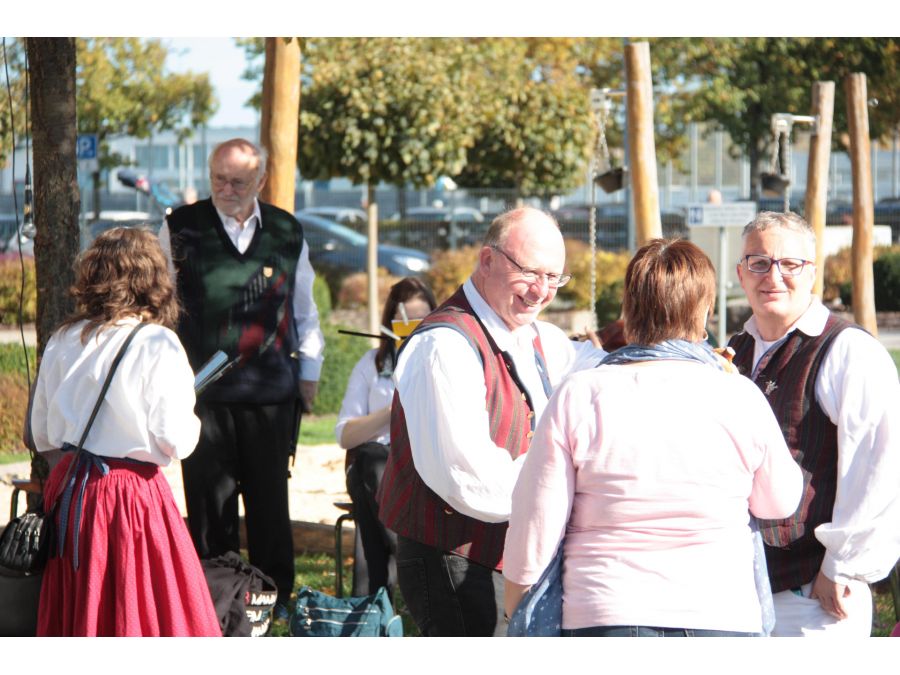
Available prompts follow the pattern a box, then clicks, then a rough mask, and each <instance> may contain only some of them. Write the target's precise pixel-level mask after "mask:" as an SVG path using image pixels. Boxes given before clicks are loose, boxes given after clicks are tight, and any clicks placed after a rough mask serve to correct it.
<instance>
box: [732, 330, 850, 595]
mask: <svg viewBox="0 0 900 675" xmlns="http://www.w3.org/2000/svg"><path fill="white" fill-rule="evenodd" d="M850 327H854V324H851V323H850V322H848V321H844V320H843V319H840V318H838V317H837V316H835V315H834V314H831V315H829V317H828V321H827V322H826V324H825V329H824V330H823V331H822V334H821V335H806V334H804V333H802V332H800V331H799V330H795V331H794V332H792V333H791V334H790V336H789V337H788V338H787V340H785V342H784V343H783V344H781V345H780V346H779V347H777V348H776V350H775V353H774V355H773V356H772V358H771V359H770V360H769V362H768V363H767V364H765V367H763V368H762V369H761V370H760V372H758V373H757V375H756V378H755V380H754V381H755V382H756V384H757V386H758V387H759V388H760V389H761V390H762V392H763V394H765V395H766V398H767V399H768V401H769V404H770V405H771V406H772V410H773V411H774V413H775V417H776V418H777V419H778V424H779V425H780V426H781V432H782V433H783V434H784V440H785V442H786V443H787V446H788V448H789V449H790V451H791V455H793V457H794V459H795V460H796V462H797V464H799V465H800V469H801V470H802V472H803V496H802V498H801V501H800V506H799V507H798V508H797V511H796V512H795V513H794V515H793V516H791V517H790V518H784V519H781V520H760V521H759V527H760V530H761V532H762V536H763V541H764V542H765V544H766V546H765V549H766V562H767V564H768V568H769V580H770V581H771V583H772V592H773V593H777V592H779V591H784V590H788V589H791V588H797V587H799V586H801V585H802V584H805V583H809V582H811V581H812V580H813V579H814V578H815V576H816V574H818V572H819V568H820V567H821V566H822V559H823V558H824V557H825V547H824V546H822V544H820V543H819V540H818V539H816V536H815V529H816V527H818V526H819V525H821V524H822V523H827V522H830V521H831V513H832V510H833V508H834V495H835V491H836V489H837V460H838V447H837V427H836V426H835V425H834V424H833V423H832V421H831V420H830V419H828V415H826V414H825V411H823V410H822V408H821V407H820V406H819V404H818V402H817V401H816V377H817V375H818V373H819V368H820V366H821V364H822V360H823V359H824V358H825V356H826V355H827V354H828V350H829V348H830V347H831V344H832V342H833V341H834V338H836V337H837V335H838V333H840V332H841V331H842V330H844V329H845V328H850ZM729 345H730V346H731V347H733V348H734V350H735V357H734V364H735V365H736V366H737V367H738V369H739V370H740V372H741V373H742V374H744V375H747V376H748V377H749V376H750V374H751V372H752V369H753V349H754V340H753V336H751V335H750V334H749V333H739V334H737V335H735V336H734V337H732V338H731V341H730V342H729Z"/></svg>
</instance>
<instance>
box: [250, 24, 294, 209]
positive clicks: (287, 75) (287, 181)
mask: <svg viewBox="0 0 900 675" xmlns="http://www.w3.org/2000/svg"><path fill="white" fill-rule="evenodd" d="M299 124H300V45H299V43H298V42H297V41H296V40H294V39H292V40H291V41H290V42H285V41H284V39H283V38H271V37H270V38H266V65H265V72H264V74H263V105H262V119H261V123H260V133H259V136H260V143H261V144H262V145H263V146H264V147H265V148H266V149H267V150H268V151H269V166H268V167H267V169H266V170H267V172H268V180H267V181H266V184H265V186H263V190H262V194H261V195H260V198H261V199H262V200H263V201H265V202H269V203H270V204H274V205H275V206H278V207H281V208H282V209H284V210H285V211H288V212H290V213H293V212H294V201H295V187H296V178H295V177H296V175H297V139H298V127H299Z"/></svg>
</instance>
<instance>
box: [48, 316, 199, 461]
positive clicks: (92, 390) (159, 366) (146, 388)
mask: <svg viewBox="0 0 900 675" xmlns="http://www.w3.org/2000/svg"><path fill="white" fill-rule="evenodd" d="M136 323H137V319H127V320H123V321H122V322H121V323H120V324H118V325H116V326H115V327H112V328H107V329H105V330H102V331H100V332H99V333H97V332H96V331H95V332H94V333H92V334H91V335H90V337H88V339H87V341H86V342H85V343H83V344H82V342H81V330H82V328H83V327H84V324H83V323H78V324H75V325H74V326H70V327H69V328H67V329H65V330H63V331H57V332H56V333H55V334H54V335H53V336H52V337H51V338H50V340H49V342H48V343H47V348H46V349H45V350H44V355H43V357H42V358H41V367H40V372H39V375H38V380H37V384H36V386H35V390H34V403H33V407H32V412H31V429H32V434H33V436H34V442H35V446H36V448H37V450H38V451H39V452H47V451H49V450H54V449H56V448H60V447H62V445H63V443H71V444H72V445H77V444H78V441H79V440H80V439H81V435H82V434H83V433H84V428H85V426H86V425H87V422H88V419H89V418H90V415H91V411H92V410H93V409H94V404H95V403H96V402H97V397H98V396H99V394H100V390H101V389H102V387H103V383H104V382H105V381H106V376H107V374H108V373H109V369H110V366H111V365H112V362H113V360H114V359H115V357H116V354H117V353H118V351H119V348H120V347H121V346H122V344H123V343H124V342H125V339H126V338H127V337H128V334H129V333H130V332H131V329H132V328H133V327H134V325H135V324H136ZM194 403H195V398H194V374H193V372H191V366H190V364H189V363H188V359H187V354H185V352H184V348H183V347H182V346H181V342H180V341H179V339H178V336H177V335H175V333H174V332H172V331H170V330H169V329H168V328H164V327H162V326H159V325H156V324H150V325H148V326H145V327H144V328H142V329H141V330H140V331H139V332H138V333H137V335H135V336H134V340H133V341H132V342H131V344H130V345H129V346H128V349H127V351H126V352H125V356H124V357H123V358H122V361H121V363H120V364H119V368H118V370H116V372H115V375H113V379H112V381H111V382H110V386H109V389H108V390H107V392H106V396H105V398H104V401H103V404H102V405H101V407H100V410H99V411H98V413H97V418H96V419H95V420H94V424H93V426H92V427H91V431H90V433H89V434H88V437H87V440H86V441H85V443H84V447H85V449H86V450H89V451H91V452H93V453H94V454H97V455H102V456H104V457H114V458H124V457H128V458H131V459H137V460H140V461H143V462H152V463H154V464H159V465H160V466H167V465H168V464H169V463H170V462H171V461H172V460H173V459H184V458H185V457H187V456H188V455H190V454H191V453H192V452H193V451H194V446H195V445H196V444H197V439H198V438H199V437H200V420H199V419H197V417H196V415H194Z"/></svg>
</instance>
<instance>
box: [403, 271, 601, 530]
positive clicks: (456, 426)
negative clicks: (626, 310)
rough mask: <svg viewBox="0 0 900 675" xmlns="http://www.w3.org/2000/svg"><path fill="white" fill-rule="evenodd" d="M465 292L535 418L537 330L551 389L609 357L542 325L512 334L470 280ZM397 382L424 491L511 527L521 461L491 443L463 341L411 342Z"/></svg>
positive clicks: (449, 334)
mask: <svg viewBox="0 0 900 675" xmlns="http://www.w3.org/2000/svg"><path fill="white" fill-rule="evenodd" d="M463 292H464V293H465V295H466V299H467V300H468V301H469V304H470V305H471V306H472V309H473V310H474V311H475V313H476V314H477V315H478V317H479V318H480V319H481V321H482V323H484V325H485V328H487V330H488V332H489V333H490V334H491V337H492V338H493V339H494V341H495V342H496V343H497V346H498V347H500V349H502V350H505V351H508V352H509V353H510V355H511V356H512V359H513V362H514V363H515V365H516V369H517V371H518V374H519V377H520V379H521V380H522V382H523V384H524V385H525V387H526V388H527V389H528V393H529V394H530V396H531V399H532V402H533V404H534V409H535V415H536V418H537V419H539V418H540V414H541V413H542V412H543V410H544V408H545V407H546V406H547V396H546V395H545V393H544V389H543V386H542V385H541V378H540V374H539V373H538V370H537V366H536V363H535V358H534V349H533V347H532V346H531V341H532V340H533V339H534V336H535V331H537V332H538V333H539V334H540V336H541V345H542V347H543V352H544V356H545V359H546V363H547V371H548V376H549V379H550V383H551V385H552V386H553V387H555V386H556V385H557V384H559V382H560V381H561V380H562V379H563V377H565V376H566V375H568V374H569V373H570V372H572V371H574V370H578V369H582V368H588V367H592V366H595V365H596V364H597V363H598V362H599V361H600V359H601V358H603V356H604V355H605V354H606V352H604V351H603V350H602V349H598V348H595V347H594V346H593V345H591V344H590V343H589V342H572V341H571V340H569V339H568V338H567V337H566V335H565V334H564V333H563V332H562V331H561V330H560V329H559V328H557V327H556V326H554V325H553V324H550V323H547V322H545V321H535V322H534V324H531V325H526V326H522V327H520V328H518V329H516V330H515V331H510V330H509V329H508V328H507V327H506V325H505V324H504V323H503V321H502V320H501V319H500V318H499V317H498V316H497V314H496V313H495V312H494V311H493V310H492V309H491V308H490V307H489V306H488V304H487V302H485V300H484V299H483V298H482V297H481V295H480V294H479V293H478V291H477V290H476V289H475V286H474V284H473V283H472V281H471V279H470V280H468V281H466V283H465V284H464V285H463ZM394 382H395V383H396V385H397V391H398V392H399V395H400V401H401V403H402V404H403V410H404V412H405V414H406V425H407V431H408V432H409V440H410V445H411V449H412V457H413V464H414V465H415V467H416V471H417V472H418V473H419V475H420V476H421V478H422V480H423V481H424V482H425V484H426V485H428V487H430V488H431V489H432V490H434V491H435V493H436V494H437V495H438V496H440V497H441V499H443V500H444V501H446V502H447V503H448V504H450V506H452V507H453V508H454V509H456V510H457V511H459V512H460V513H463V514H465V515H467V516H470V517H473V518H478V519H479V520H483V521H485V522H489V523H499V522H504V521H506V520H508V519H509V513H510V506H511V498H512V489H513V487H514V485H515V483H516V479H517V478H518V475H519V470H520V469H521V466H522V462H523V461H524V457H525V456H524V455H521V456H520V457H519V458H517V459H516V460H513V459H512V458H511V457H510V455H509V452H508V451H507V450H506V449H505V448H503V447H500V446H497V445H495V444H494V442H493V441H492V440H491V437H490V433H489V422H488V412H487V409H486V405H485V399H486V397H487V388H486V386H485V383H484V371H483V369H482V366H481V362H480V361H479V359H478V356H477V355H476V354H475V352H474V351H473V350H472V346H471V345H470V344H469V342H468V340H466V338H465V337H463V336H462V335H461V334H460V333H459V332H457V331H456V330H454V329H452V328H443V327H438V328H433V329H431V330H429V331H426V332H424V333H421V334H417V335H415V336H413V337H412V338H410V339H409V342H408V344H407V345H405V346H404V348H403V351H402V353H401V355H400V358H399V360H398V362H397V367H396V369H395V370H394ZM535 421H536V420H535Z"/></svg>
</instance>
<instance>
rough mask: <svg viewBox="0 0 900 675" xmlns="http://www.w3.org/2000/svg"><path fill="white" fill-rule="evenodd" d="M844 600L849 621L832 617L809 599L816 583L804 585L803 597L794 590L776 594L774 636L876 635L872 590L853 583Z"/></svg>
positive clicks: (859, 583)
mask: <svg viewBox="0 0 900 675" xmlns="http://www.w3.org/2000/svg"><path fill="white" fill-rule="evenodd" d="M847 587H848V588H849V589H850V595H849V597H846V598H844V599H843V600H844V607H845V609H846V611H847V618H846V619H843V620H841V619H836V618H835V617H833V616H831V614H828V613H827V612H826V611H825V610H824V609H822V606H821V605H820V604H819V601H818V600H814V599H812V598H810V597H809V593H810V590H811V589H812V584H811V583H809V584H804V585H803V588H802V590H803V597H800V596H799V595H796V594H795V593H794V592H793V591H781V592H780V593H775V595H774V596H773V600H774V601H775V629H774V630H773V631H772V637H817V636H823V637H831V636H835V637H868V636H869V635H870V634H871V633H872V591H870V590H869V586H868V584H865V583H863V582H861V581H851V582H850V583H849V584H848V586H847Z"/></svg>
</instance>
